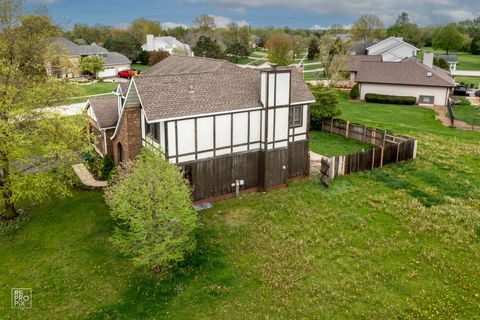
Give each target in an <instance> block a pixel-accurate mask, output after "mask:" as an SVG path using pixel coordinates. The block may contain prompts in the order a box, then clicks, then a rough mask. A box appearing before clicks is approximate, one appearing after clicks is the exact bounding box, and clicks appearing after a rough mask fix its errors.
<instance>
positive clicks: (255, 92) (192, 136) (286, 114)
mask: <svg viewBox="0 0 480 320" xmlns="http://www.w3.org/2000/svg"><path fill="white" fill-rule="evenodd" d="M116 94H117V97H115V98H113V99H112V98H109V99H108V100H107V99H105V100H104V101H103V102H102V101H101V100H98V99H92V100H90V101H89V102H88V103H87V109H88V113H89V115H90V121H91V126H92V127H93V129H94V130H96V132H100V134H99V139H100V143H99V144H98V145H99V146H104V147H103V149H102V148H99V149H100V152H102V153H103V154H106V153H108V154H111V155H112V156H113V157H114V159H115V162H116V163H117V164H118V163H121V162H123V161H125V160H127V159H133V158H134V157H135V156H136V155H137V154H138V152H139V150H140V149H141V148H142V147H146V146H149V147H154V148H158V149H160V150H162V151H163V153H164V155H165V157H166V158H167V159H168V160H169V161H170V162H171V163H175V164H177V165H179V166H181V167H182V168H183V172H184V174H185V177H186V178H187V179H188V180H189V181H190V184H191V186H192V189H193V197H194V199H195V200H197V201H199V200H205V199H210V198H215V197H223V196H225V195H229V194H232V192H235V191H242V192H248V191H256V190H270V189H272V188H276V187H282V186H286V185H287V184H288V181H290V180H291V179H294V178H298V177H304V176H307V175H308V172H309V170H308V167H309V161H308V140H309V133H308V131H309V114H310V104H311V103H313V102H314V97H313V96H312V94H311V93H310V90H309V88H308V87H307V85H306V84H305V82H304V81H303V80H302V79H301V78H300V76H299V75H298V74H297V73H296V72H292V69H291V68H268V69H263V70H258V69H244V68H241V67H238V66H236V65H234V64H232V63H230V62H228V61H224V60H214V59H207V58H195V57H187V56H170V57H169V58H167V59H165V60H163V61H162V62H160V63H158V64H157V65H155V66H153V67H152V68H151V69H149V70H147V71H146V72H144V73H143V74H142V75H140V76H138V77H135V78H133V79H132V80H131V81H130V83H129V84H128V87H127V86H126V85H125V84H122V85H120V86H119V87H118V88H117V91H116ZM115 99H116V107H114V106H112V105H115ZM114 122H115V124H114V125H113V126H112V124H113V123H114Z"/></svg>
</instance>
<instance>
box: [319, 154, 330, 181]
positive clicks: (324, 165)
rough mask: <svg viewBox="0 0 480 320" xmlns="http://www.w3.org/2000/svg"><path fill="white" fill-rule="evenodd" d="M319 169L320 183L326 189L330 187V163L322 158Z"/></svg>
mask: <svg viewBox="0 0 480 320" xmlns="http://www.w3.org/2000/svg"><path fill="white" fill-rule="evenodd" d="M320 163H321V167H320V181H321V182H322V184H323V185H324V186H326V187H329V186H330V175H329V172H330V161H328V160H327V159H326V158H323V159H322V160H321V162H320Z"/></svg>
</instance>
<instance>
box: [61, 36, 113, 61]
mask: <svg viewBox="0 0 480 320" xmlns="http://www.w3.org/2000/svg"><path fill="white" fill-rule="evenodd" d="M54 43H55V44H57V45H59V46H60V47H61V48H64V49H65V50H66V53H67V54H68V55H69V56H88V55H92V54H105V53H108V50H107V49H105V48H103V47H100V46H97V45H96V44H91V45H78V44H76V43H75V42H73V41H70V40H68V39H67V38H65V37H57V38H55V39H54Z"/></svg>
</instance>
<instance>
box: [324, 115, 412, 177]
mask: <svg viewBox="0 0 480 320" xmlns="http://www.w3.org/2000/svg"><path fill="white" fill-rule="evenodd" d="M321 130H322V131H325V132H330V133H334V134H338V135H341V136H344V137H347V138H350V139H354V140H357V141H361V142H364V143H368V144H371V145H373V146H374V147H373V148H372V149H368V150H362V151H358V152H354V153H351V154H348V155H345V156H335V157H331V158H327V157H323V159H322V161H321V167H320V175H321V177H320V179H321V181H322V182H323V183H324V184H325V185H327V186H328V183H329V180H330V179H334V178H336V177H338V176H342V175H345V174H349V173H353V172H358V171H366V170H373V169H374V168H381V167H383V166H384V165H387V164H390V163H397V162H400V161H404V160H409V159H414V158H416V156H417V143H418V142H417V140H415V139H412V138H409V137H405V136H395V135H392V134H390V133H388V132H386V131H384V130H379V129H375V128H369V127H366V126H364V125H361V124H356V123H350V122H348V121H344V120H340V119H333V120H329V121H323V122H322V124H321Z"/></svg>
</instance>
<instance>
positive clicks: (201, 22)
mask: <svg viewBox="0 0 480 320" xmlns="http://www.w3.org/2000/svg"><path fill="white" fill-rule="evenodd" d="M194 22H195V25H196V26H197V28H199V29H201V30H203V31H208V30H211V29H215V27H216V24H215V19H214V18H213V17H212V16H209V15H207V14H204V15H201V16H200V17H198V18H196V19H195V21H194Z"/></svg>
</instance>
